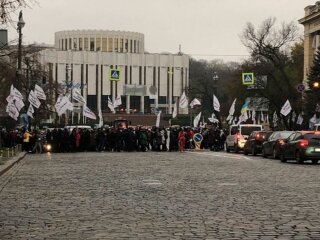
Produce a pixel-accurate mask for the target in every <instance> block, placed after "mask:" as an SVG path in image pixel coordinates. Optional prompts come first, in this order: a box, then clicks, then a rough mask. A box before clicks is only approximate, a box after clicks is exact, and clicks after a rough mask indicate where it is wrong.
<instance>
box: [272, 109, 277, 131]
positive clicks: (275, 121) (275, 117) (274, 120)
mask: <svg viewBox="0 0 320 240" xmlns="http://www.w3.org/2000/svg"><path fill="white" fill-rule="evenodd" d="M272 122H273V126H274V127H276V126H278V115H277V112H276V111H274V113H273V119H272Z"/></svg>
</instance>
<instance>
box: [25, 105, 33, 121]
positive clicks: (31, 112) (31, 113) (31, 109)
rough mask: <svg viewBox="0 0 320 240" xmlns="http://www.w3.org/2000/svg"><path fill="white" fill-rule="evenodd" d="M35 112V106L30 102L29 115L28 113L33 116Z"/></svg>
mask: <svg viewBox="0 0 320 240" xmlns="http://www.w3.org/2000/svg"><path fill="white" fill-rule="evenodd" d="M33 114H34V109H33V106H32V104H29V108H28V112H27V115H28V116H29V117H31V118H33Z"/></svg>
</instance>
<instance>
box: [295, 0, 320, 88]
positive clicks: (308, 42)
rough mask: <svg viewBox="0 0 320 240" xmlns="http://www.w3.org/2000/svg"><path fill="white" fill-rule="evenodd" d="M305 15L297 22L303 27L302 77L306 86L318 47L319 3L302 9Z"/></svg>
mask: <svg viewBox="0 0 320 240" xmlns="http://www.w3.org/2000/svg"><path fill="white" fill-rule="evenodd" d="M304 11H305V15H304V17H303V18H301V19H300V20H299V23H300V24H302V25H303V26H304V70H303V72H304V77H303V82H304V83H305V84H306V82H307V78H308V73H309V70H310V67H311V66H312V64H313V59H314V56H315V53H316V51H317V49H318V47H319V46H320V1H317V2H316V3H315V5H309V6H307V7H305V9H304Z"/></svg>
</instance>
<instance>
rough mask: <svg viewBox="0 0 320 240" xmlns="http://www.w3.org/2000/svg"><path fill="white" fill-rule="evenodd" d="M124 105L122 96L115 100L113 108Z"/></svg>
mask: <svg viewBox="0 0 320 240" xmlns="http://www.w3.org/2000/svg"><path fill="white" fill-rule="evenodd" d="M121 104H122V100H121V95H118V97H117V98H116V99H115V100H114V103H113V106H114V107H115V108H116V107H118V106H120V105H121Z"/></svg>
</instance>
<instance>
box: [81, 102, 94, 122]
mask: <svg viewBox="0 0 320 240" xmlns="http://www.w3.org/2000/svg"><path fill="white" fill-rule="evenodd" d="M83 116H85V117H87V118H91V119H94V120H95V119H97V117H96V115H95V114H94V112H92V111H91V110H90V108H88V107H87V106H86V105H85V106H83Z"/></svg>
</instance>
